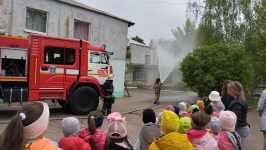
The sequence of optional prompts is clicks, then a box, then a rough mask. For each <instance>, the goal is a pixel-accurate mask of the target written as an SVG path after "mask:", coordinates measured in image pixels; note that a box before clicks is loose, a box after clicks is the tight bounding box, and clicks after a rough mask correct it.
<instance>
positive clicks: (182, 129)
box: [178, 117, 192, 134]
mask: <svg viewBox="0 0 266 150" xmlns="http://www.w3.org/2000/svg"><path fill="white" fill-rule="evenodd" d="M190 122H191V119H190V118H188V117H183V118H181V119H180V120H179V129H178V132H179V133H183V134H186V132H187V131H188V130H190V129H192V127H191V123H190Z"/></svg>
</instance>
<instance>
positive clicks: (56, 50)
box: [44, 46, 64, 65]
mask: <svg viewBox="0 0 266 150" xmlns="http://www.w3.org/2000/svg"><path fill="white" fill-rule="evenodd" d="M44 63H45V64H57V65H64V48H61V47H51V46H46V47H45V49H44Z"/></svg>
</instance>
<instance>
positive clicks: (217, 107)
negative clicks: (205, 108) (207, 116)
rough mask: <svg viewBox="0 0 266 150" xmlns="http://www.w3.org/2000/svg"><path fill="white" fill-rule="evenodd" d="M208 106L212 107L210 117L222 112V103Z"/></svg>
mask: <svg viewBox="0 0 266 150" xmlns="http://www.w3.org/2000/svg"><path fill="white" fill-rule="evenodd" d="M210 105H211V106H212V113H211V116H212V115H213V113H214V112H216V113H220V112H221V111H224V104H223V102H222V101H218V102H216V103H214V102H211V103H210Z"/></svg>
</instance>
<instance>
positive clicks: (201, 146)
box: [187, 129, 218, 150]
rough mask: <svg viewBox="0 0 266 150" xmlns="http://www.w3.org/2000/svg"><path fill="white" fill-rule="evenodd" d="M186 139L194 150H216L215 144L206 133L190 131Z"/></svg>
mask: <svg viewBox="0 0 266 150" xmlns="http://www.w3.org/2000/svg"><path fill="white" fill-rule="evenodd" d="M187 137H188V140H189V141H190V142H191V144H192V145H193V147H194V149H195V150H218V145H217V142H216V141H215V140H214V138H212V137H211V136H210V134H209V133H208V132H207V131H204V130H195V129H191V130H189V131H187Z"/></svg>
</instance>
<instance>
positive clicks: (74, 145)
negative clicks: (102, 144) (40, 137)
mask: <svg viewBox="0 0 266 150" xmlns="http://www.w3.org/2000/svg"><path fill="white" fill-rule="evenodd" d="M58 146H59V147H60V148H62V149H63V150H91V146H90V145H89V144H88V143H86V142H85V141H84V140H82V139H81V138H79V137H74V136H69V137H64V138H62V139H61V140H60V141H59V142H58Z"/></svg>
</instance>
